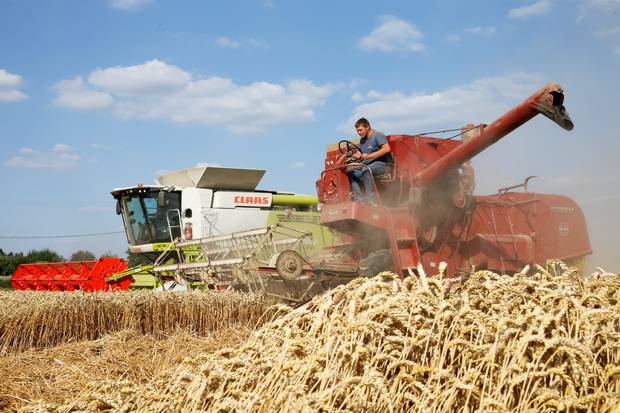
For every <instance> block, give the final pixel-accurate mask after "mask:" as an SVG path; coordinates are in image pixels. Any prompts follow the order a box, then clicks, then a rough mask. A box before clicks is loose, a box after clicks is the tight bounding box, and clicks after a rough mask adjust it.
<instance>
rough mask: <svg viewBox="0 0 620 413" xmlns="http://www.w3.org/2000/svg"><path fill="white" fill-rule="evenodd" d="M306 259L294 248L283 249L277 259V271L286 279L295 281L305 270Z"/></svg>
mask: <svg viewBox="0 0 620 413" xmlns="http://www.w3.org/2000/svg"><path fill="white" fill-rule="evenodd" d="M303 265H304V259H303V258H302V257H301V255H299V254H298V253H297V252H295V251H293V250H286V251H282V252H281V253H280V254H279V255H278V258H277V259H276V271H277V272H278V275H279V276H280V277H282V279H283V280H284V281H294V280H296V279H297V278H299V276H300V275H301V272H302V271H303Z"/></svg>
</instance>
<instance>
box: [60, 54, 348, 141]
mask: <svg viewBox="0 0 620 413" xmlns="http://www.w3.org/2000/svg"><path fill="white" fill-rule="evenodd" d="M88 79H89V80H88V84H85V82H84V81H83V80H82V78H77V79H74V80H63V81H61V82H58V83H57V85H56V90H57V92H58V98H57V99H56V103H57V104H58V105H60V106H66V107H70V108H74V109H95V108H96V109H104V108H108V107H109V108H111V109H112V113H113V114H114V115H116V116H118V117H120V118H123V119H167V120H170V121H173V122H179V123H202V124H207V125H215V126H222V127H225V128H228V129H229V130H231V131H233V132H236V133H260V132H264V131H265V130H267V129H269V128H271V127H275V126H281V125H289V124H298V123H304V122H308V121H311V120H314V118H315V110H316V108H317V107H319V106H321V105H322V104H323V103H325V101H326V100H327V98H328V97H329V96H330V95H331V94H332V93H333V91H334V90H335V89H336V88H337V86H335V85H329V84H326V85H315V84H314V83H312V82H311V81H309V80H291V81H287V82H284V83H282V84H274V83H268V82H255V83H252V84H249V85H239V84H236V83H234V82H233V81H232V80H231V79H227V78H221V77H217V76H211V77H208V78H194V77H193V76H192V75H191V74H189V73H187V72H185V71H184V70H182V69H180V68H178V67H177V66H173V65H168V64H166V63H164V62H161V61H158V60H153V61H150V62H146V63H144V64H142V65H137V66H128V67H120V66H118V67H113V68H108V69H97V70H96V71H94V72H93V73H92V74H91V75H90V76H89V77H88Z"/></svg>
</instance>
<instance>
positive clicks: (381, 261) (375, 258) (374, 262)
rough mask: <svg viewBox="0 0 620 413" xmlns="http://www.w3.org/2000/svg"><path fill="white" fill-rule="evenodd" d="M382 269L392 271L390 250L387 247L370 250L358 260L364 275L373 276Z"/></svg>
mask: <svg viewBox="0 0 620 413" xmlns="http://www.w3.org/2000/svg"><path fill="white" fill-rule="evenodd" d="M383 271H394V264H393V261H392V252H391V251H390V250H389V249H385V250H378V251H375V252H372V253H370V254H368V256H367V257H366V258H364V259H363V260H360V272H361V274H362V276H364V277H374V276H375V275H377V274H379V273H380V272H383Z"/></svg>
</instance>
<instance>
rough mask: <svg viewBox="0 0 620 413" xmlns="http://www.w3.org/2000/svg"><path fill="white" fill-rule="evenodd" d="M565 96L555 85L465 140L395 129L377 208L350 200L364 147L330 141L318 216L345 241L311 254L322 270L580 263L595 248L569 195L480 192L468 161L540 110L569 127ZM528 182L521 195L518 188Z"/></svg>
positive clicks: (505, 268)
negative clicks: (353, 170) (552, 261)
mask: <svg viewBox="0 0 620 413" xmlns="http://www.w3.org/2000/svg"><path fill="white" fill-rule="evenodd" d="M563 101H564V94H563V91H562V88H561V87H560V86H559V85H557V84H549V85H547V86H545V87H543V88H542V89H541V90H539V91H538V92H536V93H534V94H533V95H532V96H530V97H529V98H528V99H526V100H525V101H524V102H523V103H521V104H520V105H518V106H516V107H515V108H514V109H512V110H511V111H509V112H507V113H506V114H504V115H503V116H501V117H500V118H499V119H497V120H496V121H495V122H493V123H491V124H490V125H479V126H477V127H473V126H472V127H469V128H466V129H464V133H463V139H462V140H461V141H456V140H450V139H440V138H433V137H427V136H420V135H418V136H407V135H392V136H388V143H389V145H390V148H391V152H392V156H393V159H394V164H393V169H392V170H390V171H389V173H387V174H385V175H383V176H376V177H374V178H375V186H376V189H377V191H378V194H379V196H380V205H379V206H378V207H372V206H370V205H366V204H363V203H359V202H355V201H352V200H350V197H349V193H350V186H349V179H348V176H347V173H346V171H347V170H348V169H350V168H355V167H366V168H367V166H364V165H362V164H359V163H355V153H356V152H357V151H359V147H357V145H356V144H355V143H354V142H351V141H340V142H339V144H338V146H336V145H330V147H328V151H327V156H326V159H325V170H324V171H323V172H322V173H321V176H320V179H319V180H318V181H317V184H316V185H317V191H318V194H319V199H320V201H321V202H322V203H323V204H324V205H323V209H322V214H321V223H322V224H323V225H326V226H328V227H330V228H332V229H333V230H334V231H335V232H336V233H339V234H341V237H340V238H341V240H340V241H341V242H340V243H338V244H337V245H334V246H333V247H330V248H328V249H326V250H324V251H323V252H322V253H321V254H320V256H319V257H317V259H315V260H313V263H314V264H315V267H320V266H323V267H331V268H332V269H333V270H340V271H343V272H348V271H351V272H355V271H361V272H362V273H366V274H370V275H372V274H375V273H377V272H379V271H381V270H386V269H390V270H394V271H396V272H397V273H399V274H401V275H404V274H407V273H411V272H414V271H415V270H416V268H417V266H418V264H422V266H423V267H424V268H426V270H427V271H429V272H433V269H435V273H436V270H437V267H438V265H439V263H440V262H442V261H443V262H445V263H447V264H448V267H447V273H448V274H449V275H454V274H456V273H458V272H461V271H462V272H469V271H471V269H472V268H476V269H489V270H493V271H499V272H502V273H510V272H517V271H519V270H521V269H522V268H523V267H524V266H525V265H527V264H532V263H544V262H545V261H546V260H548V259H552V258H558V259H562V260H565V261H576V260H579V259H581V258H583V257H584V256H586V255H588V254H590V253H591V252H592V251H591V248H590V242H589V239H588V232H587V228H586V224H585V220H584V216H583V213H582V212H581V209H580V208H579V206H578V205H577V204H576V203H575V201H573V200H572V199H570V198H567V197H565V196H561V195H549V194H538V193H532V192H529V191H528V189H527V184H528V180H529V178H528V179H526V180H525V182H524V183H523V184H521V185H515V186H511V187H507V188H503V189H500V190H499V192H498V193H497V194H495V195H487V196H474V195H473V194H472V193H473V189H474V186H475V184H474V173H473V169H472V167H471V165H470V163H469V161H470V159H471V158H473V157H474V156H476V155H477V154H478V153H480V152H481V151H483V150H484V149H486V148H487V147H489V146H490V145H492V144H494V143H495V142H497V141H498V140H500V139H501V138H503V137H504V136H506V135H507V134H509V133H510V132H512V131H513V130H514V129H516V128H518V127H519V126H521V125H523V124H524V123H525V122H527V121H529V120H530V119H532V118H533V117H534V116H536V115H537V114H539V113H542V114H543V115H545V116H546V117H548V118H550V119H551V120H553V121H554V122H556V123H557V124H558V125H559V126H561V127H562V128H564V129H566V130H571V129H572V128H573V123H572V121H571V119H570V117H569V115H568V113H567V112H566V111H565V109H564V106H563ZM520 187H521V188H522V189H523V191H521V192H514V191H513V190H514V189H517V188H520Z"/></svg>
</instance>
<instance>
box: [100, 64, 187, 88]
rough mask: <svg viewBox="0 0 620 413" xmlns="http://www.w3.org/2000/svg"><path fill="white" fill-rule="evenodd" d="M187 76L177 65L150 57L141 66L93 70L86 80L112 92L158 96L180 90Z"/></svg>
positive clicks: (185, 82) (185, 84) (185, 83)
mask: <svg viewBox="0 0 620 413" xmlns="http://www.w3.org/2000/svg"><path fill="white" fill-rule="evenodd" d="M190 78H191V76H190V74H189V73H187V72H185V71H184V70H182V69H180V68H178V67H177V66H174V65H168V64H166V63H164V62H161V61H159V60H151V61H149V62H146V63H144V64H141V65H135V66H125V67H123V66H115V67H110V68H107V69H97V70H95V71H94V72H92V73H91V74H90V76H89V77H88V82H89V83H90V84H92V85H94V86H97V87H99V88H101V89H103V90H105V91H106V92H108V93H113V94H116V95H158V94H167V93H170V92H175V91H179V90H181V89H183V88H184V87H186V86H187V84H188V83H189V80H190Z"/></svg>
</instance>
